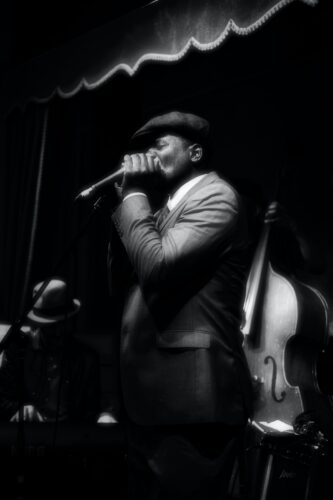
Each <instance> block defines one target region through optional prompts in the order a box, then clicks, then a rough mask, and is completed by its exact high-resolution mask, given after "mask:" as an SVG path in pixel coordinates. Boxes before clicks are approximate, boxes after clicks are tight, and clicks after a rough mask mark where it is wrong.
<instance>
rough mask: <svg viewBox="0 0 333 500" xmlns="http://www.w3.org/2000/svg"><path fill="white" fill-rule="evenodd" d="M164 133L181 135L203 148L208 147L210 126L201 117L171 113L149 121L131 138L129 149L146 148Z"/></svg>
mask: <svg viewBox="0 0 333 500" xmlns="http://www.w3.org/2000/svg"><path fill="white" fill-rule="evenodd" d="M163 133H173V134H177V135H181V136H183V137H186V138H188V139H191V140H193V141H195V142H198V143H199V144H201V145H202V146H205V145H208V141H209V136H210V124H209V122H208V121H207V120H206V119H205V118H202V117H201V116H198V115H194V114H192V113H183V112H181V111H170V112H169V113H164V114H162V115H157V116H154V117H153V118H151V119H150V120H148V121H147V122H146V123H145V124H144V125H143V126H142V127H141V128H139V129H138V130H137V131H136V132H135V133H134V134H133V135H132V137H131V139H130V143H129V147H130V149H134V148H136V147H145V146H148V145H149V143H150V142H151V141H152V140H153V139H156V137H158V136H159V135H161V134H163Z"/></svg>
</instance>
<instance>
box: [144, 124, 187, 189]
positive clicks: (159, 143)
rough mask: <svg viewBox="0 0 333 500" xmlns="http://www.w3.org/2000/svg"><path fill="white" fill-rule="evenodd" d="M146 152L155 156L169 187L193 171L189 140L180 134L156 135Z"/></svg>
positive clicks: (174, 185) (184, 178) (175, 184)
mask: <svg viewBox="0 0 333 500" xmlns="http://www.w3.org/2000/svg"><path fill="white" fill-rule="evenodd" d="M147 153H150V154H152V155H155V156H157V158H158V159H159V161H160V164H161V167H162V169H163V171H164V172H165V176H166V181H167V184H168V186H170V187H171V188H172V187H176V186H177V185H178V184H179V183H181V182H182V181H184V180H186V179H187V178H190V177H191V175H192V173H193V163H192V161H191V158H190V142H189V141H188V140H186V139H184V138H182V137H180V136H177V135H171V134H165V135H161V136H159V137H157V139H155V140H154V142H153V144H152V145H151V146H150V148H149V149H148V150H147Z"/></svg>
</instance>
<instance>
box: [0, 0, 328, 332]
mask: <svg viewBox="0 0 333 500" xmlns="http://www.w3.org/2000/svg"><path fill="white" fill-rule="evenodd" d="M306 4H308V5H306ZM314 4H315V2H311V1H307V2H305V1H300V0H298V1H297V0H295V1H292V0H290V1H288V0H285V1H273V0H270V1H269V0H268V1H264V0H261V1H259V0H252V1H243V2H241V1H240V0H238V1H236V0H233V1H229V2H221V1H217V0H216V1H210V2H208V1H206V2H202V1H201V2H199V1H198V2H195V1H194V0H192V1H191V0H184V1H182V2H166V1H164V2H153V3H152V4H151V5H149V6H148V7H146V8H145V9H141V10H139V11H137V12H135V13H134V14H133V15H132V16H129V17H127V18H124V19H121V20H118V21H117V22H115V23H112V24H111V25H109V26H104V27H103V28H101V29H99V30H96V31H95V32H93V33H90V34H88V35H87V36H86V37H83V38H80V39H78V40H77V41H75V42H73V43H72V44H71V45H70V46H68V47H64V48H63V49H59V50H56V51H54V52H52V53H51V54H48V55H45V56H43V57H42V58H39V59H37V60H35V61H32V62H30V63H28V64H27V65H26V67H24V68H21V69H20V70H19V71H17V73H16V74H11V75H9V77H8V80H7V87H6V90H5V93H4V96H5V102H3V108H6V110H7V111H8V115H7V119H6V121H5V122H4V121H3V122H2V123H1V127H2V130H1V132H2V133H1V141H2V142H1V148H0V152H1V159H2V165H3V166H4V168H1V181H2V182H1V187H0V189H1V197H0V198H1V201H0V203H1V211H0V217H1V219H0V222H1V230H2V235H3V237H2V239H1V247H0V252H1V254H0V257H1V266H2V273H1V276H2V282H1V287H2V288H1V303H0V319H1V320H2V321H11V320H13V319H14V318H15V317H17V315H18V314H19V313H20V312H21V311H22V310H23V309H24V305H25V304H27V300H28V299H29V297H30V293H31V288H32V286H33V285H34V284H35V283H36V282H37V281H39V280H42V279H44V278H46V277H47V276H49V275H50V274H51V273H53V272H56V274H58V275H61V276H64V277H66V278H67V279H68V281H69V283H70V287H71V289H72V291H73V293H74V294H75V295H77V296H79V298H80V299H81V300H82V303H83V308H82V311H81V313H80V315H79V317H78V326H79V328H80V329H81V330H84V331H86V332H87V333H90V332H95V333H96V332H97V331H101V332H107V331H110V329H113V328H116V326H117V304H112V303H110V301H109V298H108V291H107V277H106V250H107V243H108V227H109V216H108V214H106V213H104V212H101V213H100V214H97V215H96V216H95V218H94V220H93V221H92V223H91V224H90V226H89V228H88V229H87V230H86V232H85V233H84V235H83V236H82V237H81V239H80V240H79V241H78V243H77V245H76V247H75V248H74V250H73V252H72V254H71V255H70V257H69V258H68V259H66V260H65V262H64V263H63V264H62V265H61V267H58V268H57V269H56V271H54V270H55V266H56V263H57V262H58V260H59V258H60V256H61V255H63V253H64V251H65V248H66V246H67V245H68V243H69V241H70V240H71V239H72V238H73V237H74V236H75V234H77V232H78V230H79V228H80V227H81V225H82V224H83V223H84V221H85V219H86V217H87V215H88V213H89V211H90V209H91V203H87V204H84V205H82V206H77V205H75V204H73V200H74V198H75V195H76V194H77V192H78V191H79V190H80V189H81V188H83V187H84V186H85V185H87V184H89V183H91V182H94V181H95V180H97V179H98V178H99V177H101V176H103V175H105V174H106V173H107V172H109V171H112V170H114V169H116V168H117V165H118V162H119V160H120V157H121V154H122V153H123V152H124V150H125V149H126V144H127V141H128V139H129V137H130V135H131V134H132V133H133V131H134V130H135V129H136V128H137V127H138V126H139V125H140V123H141V122H142V121H143V120H145V119H147V118H149V116H150V115H151V114H153V113H156V112H163V111H164V110H166V109H169V108H178V109H182V110H184V111H193V112H197V113H200V114H203V115H204V116H206V117H207V118H208V119H210V121H211V122H212V125H213V128H214V142H215V146H216V147H215V155H214V164H215V167H216V169H217V170H219V171H220V172H221V174H222V175H226V176H227V177H228V178H230V179H231V180H232V181H233V182H235V183H236V185H239V186H240V187H241V186H242V185H244V182H245V183H247V182H254V183H255V184H257V185H259V188H260V189H261V190H262V192H263V196H264V197H265V198H266V200H267V201H268V200H270V198H271V197H272V196H273V193H274V191H275V188H276V182H277V172H278V171H279V169H280V166H281V164H282V165H284V166H286V169H285V170H286V171H287V176H286V181H285V184H284V190H283V192H282V194H281V201H282V202H283V203H284V205H285V206H286V208H287V210H288V211H289V213H290V214H291V216H292V217H293V218H294V219H295V221H296V224H297V225H298V226H299V228H300V230H301V232H303V234H304V233H305V236H306V237H307V238H308V239H310V240H311V241H312V242H313V243H314V247H315V250H314V251H315V252H318V256H319V257H318V258H317V259H316V260H317V261H318V262H319V263H320V266H319V269H318V270H317V271H316V272H315V273H314V274H313V275H312V274H311V275H309V276H305V277H304V278H305V279H306V280H308V281H310V282H311V283H312V284H314V285H315V286H318V287H319V288H320V289H321V290H322V291H323V292H324V293H325V295H326V297H327V298H328V300H329V303H330V304H332V302H333V301H332V298H333V297H332V288H333V287H332V277H333V272H332V268H333V266H332V258H331V253H332V245H333V237H332V229H331V226H332V225H331V215H332V210H331V207H330V202H329V200H330V191H331V188H332V175H331V174H330V172H328V171H327V158H328V157H329V154H330V151H329V143H330V140H329V139H330V138H329V129H328V128H327V117H328V116H331V115H332V101H331V97H330V94H331V88H332V83H333V82H332V75H331V60H332V57H331V56H332V43H331V39H330V35H329V33H330V26H331V22H332V16H330V12H331V11H330V9H327V8H325V6H324V5H323V4H321V3H320V2H319V4H318V5H317V6H315V7H314V8H312V5H314ZM264 21H269V22H267V23H265V22H264ZM257 28H258V29H257ZM259 28H260V29H259ZM228 35H233V36H229V37H228ZM237 35H247V36H237ZM222 42H224V43H222ZM192 49H193V50H192ZM79 90H81V91H79ZM92 90H93V91H92ZM9 110H10V112H9Z"/></svg>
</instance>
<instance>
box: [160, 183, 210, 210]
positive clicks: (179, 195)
mask: <svg viewBox="0 0 333 500" xmlns="http://www.w3.org/2000/svg"><path fill="white" fill-rule="evenodd" d="M206 175H207V174H201V175H197V176H196V177H193V178H192V179H190V180H189V181H187V182H185V183H184V184H182V186H180V188H178V189H177V191H176V192H175V193H174V194H173V195H172V196H170V197H169V199H168V202H167V206H168V209H169V210H172V209H173V208H175V206H176V205H178V203H179V202H180V201H181V200H182V199H183V198H184V196H185V194H186V193H187V192H188V191H189V190H190V189H191V188H192V187H193V186H195V185H196V184H197V183H198V182H199V181H200V180H201V179H203V178H204V177H205V176H206Z"/></svg>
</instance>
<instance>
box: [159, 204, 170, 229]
mask: <svg viewBox="0 0 333 500" xmlns="http://www.w3.org/2000/svg"><path fill="white" fill-rule="evenodd" d="M169 212H170V210H169V208H168V205H167V204H165V205H164V207H162V208H161V210H160V212H159V214H158V217H157V225H158V227H161V226H162V224H163V222H164V219H165V218H166V217H167V216H168V215H169Z"/></svg>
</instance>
